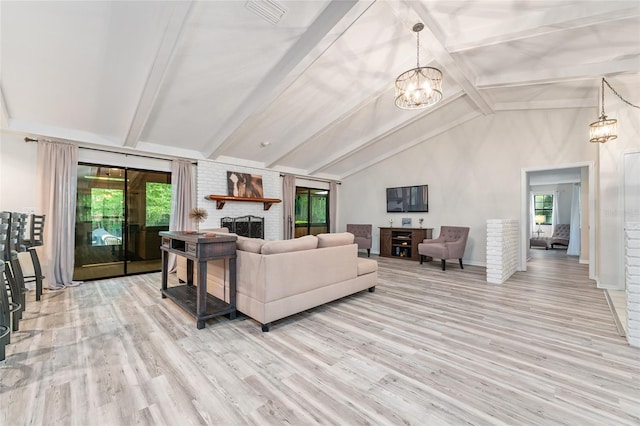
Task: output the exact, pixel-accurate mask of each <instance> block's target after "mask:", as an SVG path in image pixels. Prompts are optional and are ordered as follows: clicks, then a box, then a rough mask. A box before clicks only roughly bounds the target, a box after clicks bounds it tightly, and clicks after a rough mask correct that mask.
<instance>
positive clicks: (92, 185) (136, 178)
mask: <svg viewBox="0 0 640 426" xmlns="http://www.w3.org/2000/svg"><path fill="white" fill-rule="evenodd" d="M170 203H171V174H170V173H165V172H154V171H145V170H133V169H125V168H119V167H110V166H99V165H91V164H79V165H78V187H77V205H76V238H75V243H76V247H75V270H74V275H73V279H74V280H89V279H97V278H106V277H114V276H122V275H127V274H135V273H141V272H151V271H159V270H160V268H161V262H160V259H161V255H160V237H159V235H158V233H159V232H160V231H165V230H168V229H169V214H170V209H171V205H170Z"/></svg>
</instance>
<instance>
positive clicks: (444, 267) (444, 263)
mask: <svg viewBox="0 0 640 426" xmlns="http://www.w3.org/2000/svg"><path fill="white" fill-rule="evenodd" d="M445 265H446V262H445V260H444V259H442V270H443V271H444V270H445V269H446V266H445Z"/></svg>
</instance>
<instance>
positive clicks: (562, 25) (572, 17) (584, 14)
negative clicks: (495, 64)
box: [446, 2, 640, 53]
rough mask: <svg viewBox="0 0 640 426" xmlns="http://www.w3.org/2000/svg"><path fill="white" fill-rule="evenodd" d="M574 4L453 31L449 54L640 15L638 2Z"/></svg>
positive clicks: (447, 43) (449, 37)
mask: <svg viewBox="0 0 640 426" xmlns="http://www.w3.org/2000/svg"><path fill="white" fill-rule="evenodd" d="M588 6H589V5H587V6H583V7H576V6H574V5H572V6H567V7H563V8H560V9H554V10H553V11H552V12H550V11H540V12H536V13H531V14H526V15H522V17H519V18H516V19H512V20H510V21H503V22H500V25H488V26H486V27H484V28H473V29H470V30H467V31H463V32H461V33H458V34H449V35H448V38H447V41H446V48H447V50H448V51H449V53H456V52H462V51H465V50H470V49H477V48H480V47H484V46H491V45H495V44H500V43H508V42H510V41H515V40H522V39H526V38H532V37H538V36H542V35H545V34H550V33H554V32H558V31H566V30H570V29H575V28H582V27H586V26H590V25H595V24H599V23H605V22H611V21H617V20H620V19H630V18H634V17H637V16H638V15H640V8H638V6H637V5H635V6H634V7H631V8H624V9H621V8H620V6H619V5H618V4H617V3H615V2H594V3H593V5H591V6H592V7H588Z"/></svg>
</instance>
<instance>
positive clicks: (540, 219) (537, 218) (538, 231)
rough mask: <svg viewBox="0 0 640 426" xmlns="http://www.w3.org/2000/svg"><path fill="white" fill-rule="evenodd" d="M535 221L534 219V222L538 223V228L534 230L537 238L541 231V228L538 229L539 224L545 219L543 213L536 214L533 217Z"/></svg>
mask: <svg viewBox="0 0 640 426" xmlns="http://www.w3.org/2000/svg"><path fill="white" fill-rule="evenodd" d="M535 221H536V224H538V230H537V231H536V233H537V234H538V238H540V234H541V233H542V230H541V229H540V224H541V223H545V222H546V221H547V217H546V216H545V215H543V214H537V215H536V217H535Z"/></svg>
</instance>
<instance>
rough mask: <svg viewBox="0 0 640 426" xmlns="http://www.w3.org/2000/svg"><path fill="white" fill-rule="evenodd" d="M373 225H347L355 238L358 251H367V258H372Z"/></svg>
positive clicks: (348, 230)
mask: <svg viewBox="0 0 640 426" xmlns="http://www.w3.org/2000/svg"><path fill="white" fill-rule="evenodd" d="M372 228H373V226H372V225H371V224H367V225H363V224H352V223H349V224H347V232H351V233H352V234H353V235H354V236H355V241H354V242H355V243H356V244H358V250H364V249H367V257H371V241H372V238H371V230H372Z"/></svg>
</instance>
